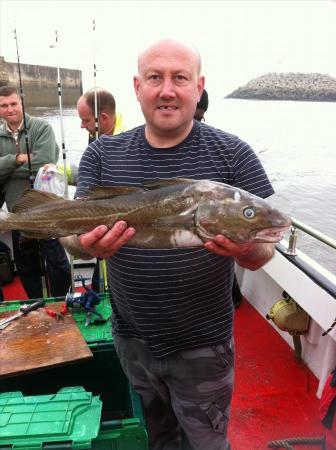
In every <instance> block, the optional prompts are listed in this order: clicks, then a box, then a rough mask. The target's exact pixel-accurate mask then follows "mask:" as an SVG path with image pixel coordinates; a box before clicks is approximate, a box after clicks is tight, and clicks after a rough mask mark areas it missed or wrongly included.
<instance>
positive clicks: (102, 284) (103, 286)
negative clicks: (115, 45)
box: [92, 19, 107, 292]
mask: <svg viewBox="0 0 336 450" xmlns="http://www.w3.org/2000/svg"><path fill="white" fill-rule="evenodd" d="M92 31H93V52H92V54H93V58H94V60H93V92H94V116H95V138H96V139H98V138H99V121H98V93H97V65H96V60H95V56H96V45H95V43H96V40H95V34H96V33H95V32H96V21H95V20H94V19H93V22H92ZM98 264H99V292H104V290H107V276H106V263H105V260H104V259H98Z"/></svg>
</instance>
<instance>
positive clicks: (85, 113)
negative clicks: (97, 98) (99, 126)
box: [77, 99, 96, 136]
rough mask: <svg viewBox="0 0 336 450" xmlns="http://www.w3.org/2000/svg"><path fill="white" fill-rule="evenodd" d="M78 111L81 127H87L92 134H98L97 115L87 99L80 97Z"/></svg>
mask: <svg viewBox="0 0 336 450" xmlns="http://www.w3.org/2000/svg"><path fill="white" fill-rule="evenodd" d="M77 111H78V115H79V117H80V120H81V125H80V126H81V128H85V129H86V130H87V131H88V132H89V133H90V134H92V136H94V135H95V134H96V124H95V117H94V114H93V113H92V111H91V109H90V108H89V106H88V105H87V103H86V101H85V99H80V100H79V101H78V103H77Z"/></svg>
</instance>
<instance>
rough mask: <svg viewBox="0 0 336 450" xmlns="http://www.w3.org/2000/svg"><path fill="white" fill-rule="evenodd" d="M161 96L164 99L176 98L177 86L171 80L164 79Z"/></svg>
mask: <svg viewBox="0 0 336 450" xmlns="http://www.w3.org/2000/svg"><path fill="white" fill-rule="evenodd" d="M160 96H161V97H163V98H167V97H168V98H171V97H175V85H174V83H173V80H171V78H164V79H163V82H162V85H161V92H160Z"/></svg>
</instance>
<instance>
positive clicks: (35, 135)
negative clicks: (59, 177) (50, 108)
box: [15, 119, 59, 178]
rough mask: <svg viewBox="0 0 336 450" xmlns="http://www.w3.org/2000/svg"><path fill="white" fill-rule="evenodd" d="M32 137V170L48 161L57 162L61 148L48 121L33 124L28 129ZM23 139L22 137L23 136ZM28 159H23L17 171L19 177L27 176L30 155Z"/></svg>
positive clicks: (36, 169)
mask: <svg viewBox="0 0 336 450" xmlns="http://www.w3.org/2000/svg"><path fill="white" fill-rule="evenodd" d="M33 120H34V119H33ZM28 134H29V137H30V158H31V166H32V170H33V171H35V172H37V171H38V169H39V168H40V167H41V166H43V165H44V164H46V163H56V162H57V159H58V155H59V148H58V145H57V143H56V138H55V134H54V131H53V129H52V127H51V125H49V124H48V123H47V122H45V121H39V122H36V123H34V124H33V125H32V127H31V128H30V129H29V130H28ZM21 139H22V138H21ZM24 156H25V157H26V161H22V163H23V164H22V165H19V166H18V168H17V169H16V171H15V175H16V176H17V177H20V178H21V177H24V178H26V177H27V173H28V171H29V167H28V163H27V160H28V157H27V155H26V154H24Z"/></svg>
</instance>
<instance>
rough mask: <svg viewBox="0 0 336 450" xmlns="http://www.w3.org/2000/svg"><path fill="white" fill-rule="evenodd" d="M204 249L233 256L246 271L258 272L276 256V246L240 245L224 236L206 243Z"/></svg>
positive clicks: (251, 243)
mask: <svg viewBox="0 0 336 450" xmlns="http://www.w3.org/2000/svg"><path fill="white" fill-rule="evenodd" d="M204 247H205V248H206V249H207V250H209V251H210V252H213V253H216V254H217V255H220V256H232V257H233V258H234V259H235V261H236V262H237V264H239V265H240V266H241V267H244V268H245V269H250V270H257V269H260V267H262V266H263V265H264V264H266V263H267V261H269V260H270V259H271V258H272V257H273V255H274V244H269V243H254V242H245V243H242V244H238V243H236V242H233V241H231V240H230V239H227V238H226V237H224V236H222V235H218V236H216V237H215V239H214V240H213V241H209V242H206V243H205V244H204Z"/></svg>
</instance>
